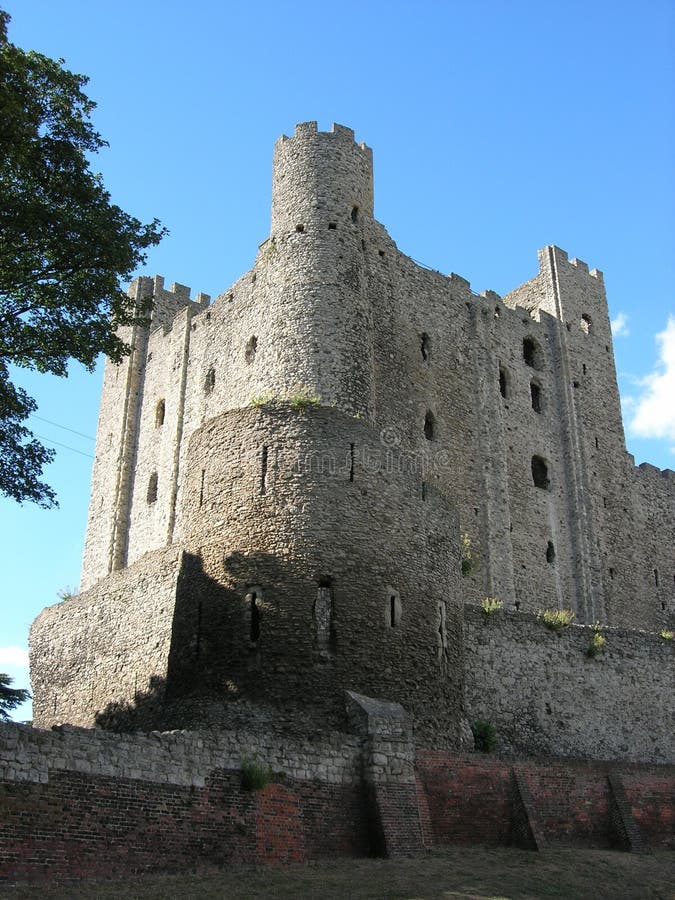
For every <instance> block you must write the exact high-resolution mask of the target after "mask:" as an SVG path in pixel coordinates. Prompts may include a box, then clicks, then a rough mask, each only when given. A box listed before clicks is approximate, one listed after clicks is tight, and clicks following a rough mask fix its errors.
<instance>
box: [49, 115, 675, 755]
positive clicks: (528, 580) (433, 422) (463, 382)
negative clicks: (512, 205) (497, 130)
mask: <svg viewBox="0 0 675 900" xmlns="http://www.w3.org/2000/svg"><path fill="white" fill-rule="evenodd" d="M272 194H273V206H272V226H271V233H270V236H269V238H268V239H267V240H266V241H264V242H263V243H262V244H261V245H260V249H259V253H258V256H257V258H256V261H255V264H254V266H253V268H252V269H251V270H250V271H249V272H247V273H245V274H244V275H243V276H242V277H241V278H240V279H239V280H238V281H237V282H236V283H235V284H234V285H232V287H231V288H229V289H228V290H227V291H225V292H224V293H222V294H221V295H220V296H219V297H217V298H216V300H215V301H214V303H213V304H211V305H209V298H207V297H205V296H203V295H198V296H197V298H196V300H195V301H191V300H190V292H189V289H188V288H186V287H184V286H182V285H173V286H172V288H171V289H169V290H166V289H165V288H164V285H163V280H162V279H161V278H155V279H154V280H151V279H147V278H142V279H139V280H138V281H137V282H136V283H135V284H134V286H132V291H134V292H136V296H137V297H138V298H139V300H140V299H141V298H142V297H144V296H146V295H147V294H148V293H151V294H152V295H153V298H154V303H155V307H154V312H153V322H152V325H151V327H150V329H136V330H134V331H133V332H130V333H129V335H128V339H129V341H130V343H131V344H132V346H133V348H134V349H133V353H132V354H131V356H130V357H129V358H128V359H126V360H125V361H124V362H122V363H121V364H119V365H117V366H113V365H111V364H108V365H107V366H106V373H105V381H104V390H103V398H102V404H101V414H100V420H99V429H98V438H97V450H96V461H95V466H94V473H93V479H92V500H91V505H90V516H89V525H88V531H87V538H86V547H85V558H84V566H83V578H82V585H83V588H84V589H85V590H84V593H83V594H82V596H81V597H80V598H78V599H75V600H72V601H68V602H66V603H63V604H60V605H59V606H56V607H52V608H51V609H49V610H46V611H45V612H44V613H43V614H42V616H41V617H39V618H38V620H37V621H36V623H35V625H34V627H33V631H32V637H31V661H32V670H33V683H34V693H35V709H36V721H38V722H39V723H40V724H42V725H47V724H52V723H54V722H59V721H62V720H63V719H68V720H69V721H71V722H77V723H79V724H83V725H84V724H94V723H99V724H106V725H107V726H108V727H135V728H139V727H175V726H176V725H178V726H184V725H187V724H190V726H191V727H199V726H200V724H216V725H221V726H222V725H231V724H233V723H235V724H236V723H237V722H239V721H245V722H247V721H249V719H252V720H257V718H259V717H260V716H263V717H266V716H267V717H270V719H274V718H275V717H278V716H279V715H281V716H282V717H283V716H284V715H288V716H289V717H291V718H293V719H294V720H295V721H298V720H302V718H303V715H304V716H306V717H307V721H308V722H309V721H311V722H312V727H320V725H321V723H323V724H324V725H329V726H330V727H341V725H342V719H341V717H342V716H343V711H342V706H341V700H340V699H339V698H340V697H341V692H342V691H343V690H344V689H352V690H357V691H360V692H364V693H368V694H371V695H375V696H383V697H386V698H387V699H391V700H395V701H398V702H401V703H403V704H404V705H406V707H408V708H409V709H410V711H411V713H412V714H413V717H414V720H415V725H416V728H417V729H418V738H419V740H420V741H421V742H422V743H426V744H427V746H433V745H439V746H446V744H447V745H448V746H462V741H463V740H465V738H466V728H465V724H466V723H465V719H464V715H463V712H462V708H461V706H462V696H463V686H462V685H463V681H464V679H468V680H469V692H470V695H471V696H473V694H471V692H472V691H475V692H476V697H477V699H476V700H475V703H474V701H472V703H474V706H475V704H476V703H477V704H478V705H480V698H481V696H482V693H481V692H482V691H485V696H490V692H491V690H492V689H491V688H490V684H491V683H492V682H494V683H495V684H497V685H498V684H499V679H500V678H502V677H505V678H506V679H508V680H511V679H513V678H514V677H516V673H518V672H520V670H521V669H522V670H524V671H527V672H529V674H528V676H527V677H526V679H525V682H524V692H523V693H524V696H526V697H527V698H529V699H528V700H527V702H524V706H522V708H521V707H519V706H518V704H517V703H515V701H514V703H515V705H514V707H513V709H514V710H515V712H517V713H518V716H519V717H520V718H519V721H520V719H522V720H523V721H525V722H527V721H529V718H528V716H529V717H531V715H532V713H531V710H532V709H533V708H536V709H538V710H539V712H540V710H541V703H542V696H543V695H542V694H541V685H540V683H539V675H538V672H537V671H536V670H534V669H532V668H531V667H528V666H527V660H528V659H530V658H537V659H538V658H539V656H540V654H541V653H543V652H544V650H542V649H541V648H539V647H538V646H537V642H536V641H535V640H534V637H532V639H530V637H529V635H530V630H529V628H530V626H526V627H525V626H524V628H523V630H522V631H521V632H520V633H519V634H516V632H515V630H514V628H515V626H514V624H513V622H512V620H511V619H509V618H508V617H506V618H504V620H503V625H502V626H500V628H501V631H500V632H499V634H500V635H501V637H498V638H497V636H496V635H495V638H496V643H495V648H498V649H499V654H500V664H499V666H498V667H497V668H496V669H493V668H490V666H491V665H492V663H489V660H488V661H486V659H484V658H483V657H482V656H481V653H482V651H480V647H481V644H480V640H481V634H482V632H480V630H476V629H475V628H474V627H473V626H472V625H471V621H472V620H471V616H470V614H469V619H468V621H469V626H467V627H468V630H467V631H465V632H464V635H463V634H462V626H461V607H462V602H463V601H464V602H466V601H468V602H470V603H474V604H475V603H478V602H480V600H481V599H482V598H483V597H485V596H496V597H498V598H500V599H501V600H503V601H504V603H505V606H506V608H507V610H511V611H519V613H520V614H525V613H528V612H529V613H533V612H535V611H536V610H537V609H539V608H544V607H551V608H562V607H570V608H572V609H573V610H574V611H575V613H576V620H577V621H578V622H580V623H587V624H592V623H593V622H595V621H596V620H599V621H600V622H601V623H602V624H603V625H609V626H612V627H613V628H618V629H621V628H623V629H649V630H651V631H653V632H658V631H659V630H660V629H662V628H665V627H672V626H673V624H675V619H674V618H673V617H674V616H675V609H674V605H673V598H674V596H675V594H674V591H675V564H674V562H673V558H672V546H673V538H674V537H675V535H674V531H675V524H674V518H673V509H674V507H675V504H674V503H673V493H674V488H673V474H672V473H671V472H665V473H660V472H659V471H658V470H655V469H653V468H652V467H640V469H637V470H636V469H634V467H633V462H632V459H631V458H630V457H629V456H628V455H627V454H626V451H625V445H624V437H623V427H622V423H621V415H620V407H619V397H618V390H617V385H616V376H615V370H614V360H613V354H612V341H611V334H610V326H609V318H608V311H607V302H606V297H605V291H604V283H603V278H602V273H600V272H599V271H597V270H591V271H589V269H588V266H587V265H586V264H585V263H583V262H581V261H580V260H576V259H569V258H568V256H567V254H566V253H565V252H564V251H562V250H560V249H559V248H557V247H547V248H545V249H543V250H542V251H540V254H539V271H538V273H537V274H536V275H535V276H534V277H533V278H532V279H530V280H529V281H528V282H526V283H525V284H524V285H522V286H521V287H519V288H517V289H516V290H514V291H513V292H512V293H510V294H508V295H507V296H506V297H504V298H500V297H499V296H497V295H496V294H494V293H493V292H489V291H488V292H485V293H484V294H483V295H481V296H477V295H476V294H474V293H473V292H472V290H471V287H470V285H469V283H468V282H467V281H466V280H465V279H463V278H461V277H460V276H458V275H455V274H451V275H449V276H447V277H446V276H444V275H442V274H441V273H439V272H434V271H430V270H428V269H425V268H422V267H421V266H419V265H417V264H416V263H415V262H414V261H413V260H411V259H410V258H408V257H407V256H405V255H404V254H403V253H401V252H400V251H399V250H398V248H397V247H396V245H395V244H394V242H393V241H392V240H391V238H390V237H389V236H388V234H387V232H386V231H385V229H384V228H383V226H382V225H380V224H379V223H378V222H376V221H375V220H374V218H373V187H372V159H371V153H370V151H369V149H368V148H367V147H365V146H364V145H362V144H356V143H355V142H354V140H353V133H352V132H351V131H350V129H347V128H343V127H340V126H335V127H334V129H333V131H332V132H329V133H322V132H317V130H316V125H315V123H305V124H304V125H301V126H298V128H297V129H296V132H295V135H294V136H293V137H291V138H285V137H284V138H282V139H280V141H279V142H278V143H277V147H276V151H275V162H274V172H273V192H272ZM467 541H468V542H469V546H470V548H471V565H470V566H465V573H464V574H465V577H460V572H461V561H460V548H461V546H462V542H464V546H465V547H466V542H467ZM465 562H467V560H465ZM467 569H469V570H470V571H466V570H467ZM513 621H515V620H513ZM519 621H527V620H519ZM575 633H576V632H575ZM475 640H477V641H478V642H479V643H478V644H474V643H473V642H474V641H475ZM618 640H619V639H617V641H618ZM620 640H621V641H624V638H621V639H620ZM650 640H651V638H647V637H645V636H643V635H639V634H636V635H633V636H632V637H626V638H625V641H627V642H628V643H627V644H626V645H625V646H626V647H628V646H629V644H630V642H631V641H634V642H635V646H636V648H638V649H637V650H636V652H637V654H638V657H639V659H640V660H641V661H643V662H644V665H645V669H644V671H645V672H648V673H651V672H652V671H653V664H652V659H651V656H650V653H651V650H646V649H645V648H648V647H651V646H652V645H651V644H650V643H649V641H650ZM654 640H655V641H657V644H658V640H657V639H656V638H654ZM659 640H660V639H659ZM490 646H492V645H490ZM557 646H563V645H562V644H559V645H557ZM564 646H565V647H567V644H565V645H564ZM621 646H622V647H623V646H624V644H621ZM654 646H656V644H655V645H654ZM658 646H659V647H661V644H658ZM662 649H663V648H662V647H661V650H662ZM661 650H659V651H658V652H661ZM479 651H480V652H479ZM511 652H512V653H513V657H512V658H510V657H509V654H510V653H511ZM546 652H548V651H546ZM616 652H618V650H617V647H616V646H614V647H613V649H612V651H611V652H610V653H609V654H608V655H607V656H606V657H605V658H604V659H603V661H601V662H598V661H594V665H593V666H591V665H590V664H586V662H585V660H584V658H583V655H582V654H578V653H577V652H576V649H569V648H568V649H566V650H565V652H564V653H563V658H562V659H558V660H557V661H556V662H555V663H551V662H550V661H549V662H547V663H546V665H549V664H550V665H553V666H554V668H555V670H556V672H557V673H559V676H560V680H561V681H562V680H563V672H564V671H565V666H567V667H568V669H569V680H570V682H571V683H574V684H575V685H576V688H575V691H574V694H575V697H576V698H577V699H578V702H579V704H580V705H581V706H583V705H584V704H585V703H586V700H587V698H588V697H590V696H592V695H594V692H595V691H599V696H602V697H603V698H605V700H604V702H605V704H606V706H607V708H610V707H611V708H614V704H615V703H616V705H620V704H621V702H622V700H623V701H625V709H626V710H629V709H635V714H636V716H637V718H636V721H639V722H643V721H644V722H645V723H646V718H645V717H647V718H648V717H649V715H651V714H652V712H653V711H654V710H655V709H656V705H657V700H656V699H655V698H656V697H657V696H658V694H657V692H655V690H654V687H653V685H654V684H661V681H662V678H663V677H665V676H663V675H661V674H659V673H656V675H655V680H654V681H652V682H651V685H652V686H651V687H650V681H649V678H648V677H647V676H644V677H642V676H639V677H638V675H637V674H636V678H638V681H639V683H640V684H644V689H645V691H647V692H648V693H649V692H650V691H651V693H649V699H648V701H647V702H646V703H645V704H644V706H643V708H642V710H639V709H637V708H636V707H635V692H634V691H633V689H632V682H631V681H630V679H628V680H626V678H625V677H624V672H623V668H625V665H628V664H627V663H625V662H622V663H621V665H620V666H618V668H612V666H613V662H610V660H614V659H615V656H614V655H613V654H615V653H616ZM626 652H628V651H626ZM655 652H656V651H655ZM465 653H473V654H474V662H475V663H476V666H475V671H474V667H473V666H472V665H471V664H468V663H467V662H466V660H465V658H464V655H465ZM546 658H547V659H548V657H546ZM617 658H618V657H617ZM626 658H629V657H626ZM551 659H552V658H551ZM544 664H545V661H544V660H543V659H542V665H544ZM600 672H606V673H607V677H606V679H605V680H604V681H603V680H602V678H600V677H599V674H598V673H600ZM587 676H588V677H589V678H590V679H591V682H590V685H589V686H588V687H587V688H585V687H584V684H585V682H584V679H585V678H586V677H587ZM612 691H614V692H615V695H614V696H615V700H614V701H612V702H610V700H611V696H610V695H611V694H612ZM565 696H567V695H565ZM669 696H671V697H672V692H671V693H670V695H669ZM495 697H496V700H495V702H497V699H498V700H499V703H502V701H503V698H502V696H501V694H500V692H499V690H497V693H496V695H495ZM504 702H505V701H504ZM556 702H558V701H556ZM559 702H560V703H562V702H564V697H563V695H562V694H561V695H560V701H559ZM472 708H473V707H472ZM508 709H510V707H509V706H508V703H506V706H505V707H504V710H508ZM669 709H670V707H669ZM500 710H501V707H500V706H498V705H497V706H495V711H496V712H498V713H499V717H500V721H501V717H502V712H501V711H500ZM577 712H578V710H577V709H576V708H574V707H570V709H569V710H568V714H569V716H573V715H576V714H577ZM504 715H506V713H505V712H504ZM485 717H486V718H488V719H489V718H492V717H491V716H489V715H487V714H486V716H485ZM535 719H536V721H537V723H538V725H540V726H541V728H542V729H543V731H542V734H543V735H544V737H542V740H543V742H544V743H543V744H542V746H546V747H548V746H550V747H551V748H554V749H555V752H561V753H574V752H579V748H580V747H582V746H583V747H590V749H591V750H592V746H591V745H592V744H593V740H592V739H591V735H595V734H596V733H597V731H598V730H597V728H596V724H595V722H594V719H593V716H592V714H591V713H590V712H589V711H588V710H587V709H585V710H582V711H581V712H580V713H579V722H580V723H581V722H583V723H585V724H584V725H583V726H582V725H581V724H580V725H579V728H578V729H574V728H572V729H571V730H570V728H568V725H566V724H564V723H565V722H566V721H567V718H563V719H561V718H558V719H557V720H556V722H558V723H560V722H562V723H563V724H562V725H556V726H555V727H553V726H552V724H551V723H552V721H553V714H551V715H548V714H546V715H545V717H543V718H542V717H541V715H539V713H537V715H536V716H535ZM626 727H628V726H626ZM584 730H585V731H586V732H587V739H586V743H584V739H583V736H582V734H581V732H582V731H584ZM526 731H527V729H526ZM657 732H658V729H657ZM527 733H528V734H529V733H530V731H527ZM658 733H660V732H658ZM607 735H609V736H608V737H607V740H608V741H609V742H610V744H611V747H613V748H614V751H613V752H616V753H617V754H618V755H619V756H621V755H622V754H623V753H624V751H623V750H622V746H623V744H622V741H621V739H620V735H619V734H618V732H616V730H614V731H613V730H612V728H611V727H610V728H609V730H608V731H607ZM532 740H533V741H534V744H532V743H530V742H529V738H528V743H527V746H528V747H532V746H536V747H537V748H539V746H540V745H539V744H537V743H536V740H535V738H532ZM628 748H629V749H628V751H627V753H628V755H629V756H631V757H632V758H649V759H651V758H657V757H653V756H652V755H650V754H651V753H652V748H650V747H649V746H648V745H647V744H645V743H644V742H642V740H641V739H640V740H637V741H635V742H633V741H632V740H631V741H628ZM603 752H604V751H603ZM607 752H609V750H608V751H607Z"/></svg>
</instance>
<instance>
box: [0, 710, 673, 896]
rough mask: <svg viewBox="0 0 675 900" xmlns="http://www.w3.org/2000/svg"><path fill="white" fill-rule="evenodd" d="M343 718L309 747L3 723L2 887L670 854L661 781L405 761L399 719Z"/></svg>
mask: <svg viewBox="0 0 675 900" xmlns="http://www.w3.org/2000/svg"><path fill="white" fill-rule="evenodd" d="M352 702H353V703H354V704H355V705H356V706H358V707H360V716H358V717H355V720H354V725H355V726H356V732H355V733H354V734H344V733H327V734H324V735H323V736H322V737H320V738H316V737H315V738H314V739H311V740H310V739H307V738H305V739H303V740H297V739H292V738H290V737H289V736H288V735H281V734H274V733H271V732H269V731H258V732H242V731H238V732H215V731H203V732H195V733H190V734H187V733H168V734H160V733H151V734H134V735H125V736H122V735H114V734H110V733H105V732H101V731H98V730H97V731H86V730H82V729H76V728H59V729H56V730H54V731H47V732H45V731H39V730H37V729H33V728H30V727H27V726H17V725H12V724H4V723H0V883H4V884H7V883H10V884H12V883H18V882H36V883H39V882H42V883H46V882H48V883H49V884H50V885H53V884H54V883H62V882H67V881H72V880H77V879H82V878H89V879H91V878H115V877H117V878H120V877H123V878H127V879H128V878H129V877H133V876H136V875H144V874H149V873H172V872H181V873H185V872H186V871H188V872H195V873H198V874H204V873H213V872H217V871H218V870H219V869H222V868H223V867H225V866H230V867H231V866H232V865H261V864H263V865H264V864H275V865H278V864H280V863H302V862H311V861H315V860H320V859H334V858H335V857H350V856H351V857H355V856H367V855H373V854H376V855H385V856H396V855H399V854H401V853H405V854H410V853H411V852H420V851H423V850H424V849H432V848H434V847H439V846H443V845H447V844H457V843H463V844H475V843H480V844H482V845H493V846H494V845H506V846H509V845H510V846H513V845H516V846H521V847H528V848H530V849H538V848H541V847H544V846H547V845H549V846H552V847H553V846H572V847H575V846H577V847H586V848H587V847H589V846H591V847H601V848H607V847H616V848H621V849H647V848H650V847H653V848H660V849H666V848H669V847H670V848H673V847H675V830H674V829H675V821H674V820H673V808H672V793H673V783H674V778H675V770H674V769H673V767H672V766H647V765H629V764H626V763H623V764H619V763H600V764H599V763H593V762H589V761H578V760H571V761H570V760H560V759H528V758H523V757H520V758H499V757H489V756H486V755H484V754H476V753H472V754H457V753H449V752H447V751H446V752H442V751H438V750H427V751H419V750H418V752H417V754H415V753H414V750H413V748H412V745H411V744H410V735H409V731H408V725H407V722H406V717H405V714H404V713H403V711H402V710H401V709H400V708H398V710H397V709H396V708H395V706H394V705H392V704H383V703H379V702H378V701H373V700H369V699H368V698H363V697H355V696H354V695H352ZM357 720H358V721H357ZM251 760H256V761H257V762H258V763H260V764H261V765H263V766H269V768H270V781H269V783H268V784H267V785H266V786H264V787H263V788H261V789H260V790H256V791H252V790H247V789H246V788H245V785H244V782H243V779H242V764H243V763H244V762H245V761H251ZM525 793H526V797H527V803H524V802H523V799H522V797H523V794H525ZM617 799H619V800H620V801H621V805H620V807H618V808H617V806H618V804H617ZM617 813H618V815H617Z"/></svg>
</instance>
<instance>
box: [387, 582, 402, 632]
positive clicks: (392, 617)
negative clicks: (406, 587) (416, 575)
mask: <svg viewBox="0 0 675 900" xmlns="http://www.w3.org/2000/svg"><path fill="white" fill-rule="evenodd" d="M400 624H401V597H400V595H399V593H398V591H393V590H391V588H390V589H389V590H388V592H387V625H388V626H389V628H397V627H398V626H399V625H400Z"/></svg>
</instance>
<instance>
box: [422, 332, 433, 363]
mask: <svg viewBox="0 0 675 900" xmlns="http://www.w3.org/2000/svg"><path fill="white" fill-rule="evenodd" d="M420 353H421V354H422V359H423V360H424V362H427V361H428V359H429V356H430V355H431V341H430V340H429V335H428V334H427V333H426V331H423V332H422V336H421V338H420Z"/></svg>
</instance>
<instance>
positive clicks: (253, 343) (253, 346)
mask: <svg viewBox="0 0 675 900" xmlns="http://www.w3.org/2000/svg"><path fill="white" fill-rule="evenodd" d="M257 350H258V338H257V337H256V335H255V334H252V335H251V337H250V338H249V339H248V341H247V342H246V350H245V351H244V358H245V359H246V362H247V363H248V364H249V365H250V364H251V363H252V362H253V361H254V359H255V355H256V352H257Z"/></svg>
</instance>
